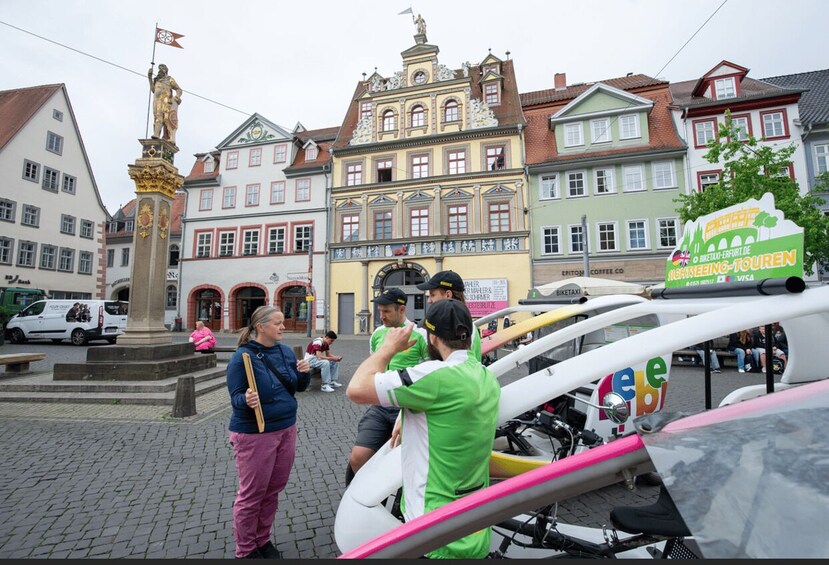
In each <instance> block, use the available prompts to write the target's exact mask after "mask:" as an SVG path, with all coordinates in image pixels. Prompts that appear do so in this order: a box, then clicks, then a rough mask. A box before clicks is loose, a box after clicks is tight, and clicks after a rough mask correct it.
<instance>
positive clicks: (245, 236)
mask: <svg viewBox="0 0 829 565" xmlns="http://www.w3.org/2000/svg"><path fill="white" fill-rule="evenodd" d="M258 254H259V230H245V231H243V232H242V255H258Z"/></svg>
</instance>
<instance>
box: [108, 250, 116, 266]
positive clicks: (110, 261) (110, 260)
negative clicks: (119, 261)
mask: <svg viewBox="0 0 829 565" xmlns="http://www.w3.org/2000/svg"><path fill="white" fill-rule="evenodd" d="M114 266H115V250H114V249H107V268H108V269H111V268H112V267H114Z"/></svg>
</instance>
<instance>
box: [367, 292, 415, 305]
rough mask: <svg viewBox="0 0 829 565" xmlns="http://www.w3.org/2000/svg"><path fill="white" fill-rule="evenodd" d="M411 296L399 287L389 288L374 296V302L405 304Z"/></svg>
mask: <svg viewBox="0 0 829 565" xmlns="http://www.w3.org/2000/svg"><path fill="white" fill-rule="evenodd" d="M408 299H409V297H408V296H406V293H405V292H403V291H402V290H400V289H399V288H387V289H386V290H384V291H383V293H382V294H381V295H380V296H378V297H377V298H374V299H373V300H372V302H374V303H376V304H394V305H395V306H401V305H402V306H405V305H406V302H407V301H408Z"/></svg>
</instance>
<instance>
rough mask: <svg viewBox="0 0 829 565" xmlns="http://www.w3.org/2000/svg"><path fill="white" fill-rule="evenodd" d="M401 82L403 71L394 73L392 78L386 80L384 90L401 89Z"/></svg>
mask: <svg viewBox="0 0 829 565" xmlns="http://www.w3.org/2000/svg"><path fill="white" fill-rule="evenodd" d="M403 81H404V79H403V71H397V72H396V73H394V75H393V76H391V77H390V78H389V79H387V81H386V90H395V89H397V88H403V86H405V85H404V82H403Z"/></svg>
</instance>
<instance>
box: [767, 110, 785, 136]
mask: <svg viewBox="0 0 829 565" xmlns="http://www.w3.org/2000/svg"><path fill="white" fill-rule="evenodd" d="M776 117H779V119H776ZM769 118H771V119H769ZM767 126H771V127H772V128H773V129H777V128H778V127H779V128H780V133H779V134H778V133H776V132H772V135H769V134H768V129H767ZM785 136H786V118H785V114H784V113H783V111H782V110H777V111H775V112H769V113H767V114H763V137H765V138H766V139H769V138H773V137H785Z"/></svg>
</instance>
